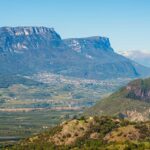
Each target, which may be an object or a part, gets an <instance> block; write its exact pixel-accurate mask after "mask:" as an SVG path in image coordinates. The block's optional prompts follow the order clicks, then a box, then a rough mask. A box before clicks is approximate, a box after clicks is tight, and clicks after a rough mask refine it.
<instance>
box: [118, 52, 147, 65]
mask: <svg viewBox="0 0 150 150" xmlns="http://www.w3.org/2000/svg"><path fill="white" fill-rule="evenodd" d="M118 53H119V54H121V55H123V56H125V57H127V58H129V59H131V60H133V61H136V62H138V63H139V64H142V65H144V66H147V67H150V52H148V51H140V50H132V51H119V52H118Z"/></svg>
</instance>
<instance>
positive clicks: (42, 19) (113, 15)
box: [0, 0, 150, 52]
mask: <svg viewBox="0 0 150 150" xmlns="http://www.w3.org/2000/svg"><path fill="white" fill-rule="evenodd" d="M0 26H47V27H54V28H55V30H56V31H57V32H58V33H59V34H60V35H61V36H62V38H69V37H86V36H94V35H99V36H107V37H109V38H110V41H111V44H112V47H113V48H114V49H115V50H117V51H120V50H144V51H145V50H147V51H149V52H150V0H0Z"/></svg>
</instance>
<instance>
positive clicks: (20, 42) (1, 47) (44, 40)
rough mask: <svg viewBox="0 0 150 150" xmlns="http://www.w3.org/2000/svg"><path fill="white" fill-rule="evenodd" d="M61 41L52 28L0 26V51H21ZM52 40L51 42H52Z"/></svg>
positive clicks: (53, 44)
mask: <svg viewBox="0 0 150 150" xmlns="http://www.w3.org/2000/svg"><path fill="white" fill-rule="evenodd" d="M60 41H61V38H60V36H59V35H58V34H57V33H56V32H55V31H54V29H52V28H46V27H16V28H13V27H3V28H0V52H1V53H2V52H5V53H6V52H8V53H21V52H23V51H27V50H32V49H39V48H40V49H43V48H45V47H47V46H55V44H57V43H59V42H60ZM52 42H53V43H52Z"/></svg>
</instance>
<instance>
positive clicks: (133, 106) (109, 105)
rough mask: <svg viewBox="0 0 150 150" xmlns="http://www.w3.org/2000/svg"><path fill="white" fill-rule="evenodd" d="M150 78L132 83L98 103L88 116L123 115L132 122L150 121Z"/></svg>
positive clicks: (87, 112) (88, 112)
mask: <svg viewBox="0 0 150 150" xmlns="http://www.w3.org/2000/svg"><path fill="white" fill-rule="evenodd" d="M149 93H150V78H148V79H144V80H143V79H138V80H135V81H132V82H130V83H129V84H128V85H127V86H126V87H123V88H121V89H120V90H119V91H117V92H115V93H114V94H112V95H110V96H109V97H107V98H104V99H103V100H101V101H99V102H97V103H96V104H95V105H94V106H93V107H91V108H89V109H87V110H86V111H85V114H86V115H113V116H115V115H121V116H122V117H123V116H124V117H128V118H129V119H131V120H139V121H144V120H148V119H150V115H149V114H150V112H149V109H150V103H149V101H150V95H149Z"/></svg>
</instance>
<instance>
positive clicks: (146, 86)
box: [126, 79, 150, 102]
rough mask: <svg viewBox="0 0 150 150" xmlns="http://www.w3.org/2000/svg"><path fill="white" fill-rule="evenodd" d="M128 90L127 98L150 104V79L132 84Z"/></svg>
mask: <svg viewBox="0 0 150 150" xmlns="http://www.w3.org/2000/svg"><path fill="white" fill-rule="evenodd" d="M126 90H127V98H132V99H137V100H141V101H146V102H150V79H145V80H142V79H141V80H136V81H134V82H131V83H130V84H129V85H128V86H127V87H126Z"/></svg>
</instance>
